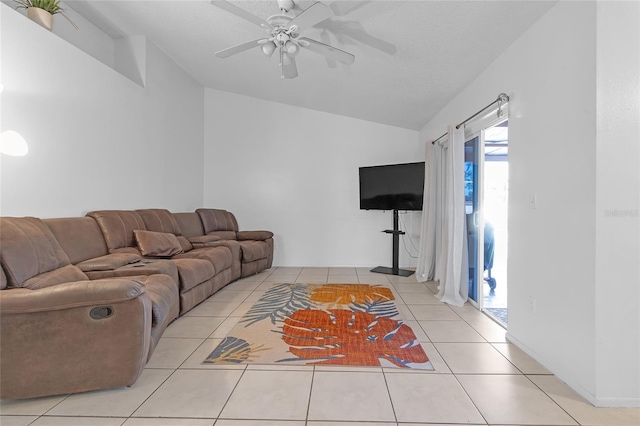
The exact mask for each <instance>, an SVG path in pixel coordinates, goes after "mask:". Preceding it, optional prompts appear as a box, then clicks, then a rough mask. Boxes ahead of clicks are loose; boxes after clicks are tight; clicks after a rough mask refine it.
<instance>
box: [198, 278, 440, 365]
mask: <svg viewBox="0 0 640 426" xmlns="http://www.w3.org/2000/svg"><path fill="white" fill-rule="evenodd" d="M394 300H395V297H394V296H393V293H392V292H391V289H390V288H389V287H386V286H383V285H370V284H289V283H285V284H274V285H273V287H271V288H269V289H268V290H267V291H266V292H265V294H264V295H263V296H262V297H261V298H260V299H259V300H258V301H257V302H256V303H255V304H254V305H253V306H252V307H251V309H249V311H248V312H247V313H246V315H245V316H244V317H242V318H241V319H240V321H239V322H238V324H236V326H235V327H234V328H233V329H232V330H231V332H230V333H229V334H228V335H227V337H225V338H224V339H223V340H222V342H221V343H220V344H219V345H218V346H217V347H216V348H215V349H214V351H213V352H212V353H211V354H210V355H209V356H208V357H207V359H206V360H205V361H204V363H211V364H279V365H343V366H369V367H373V366H376V367H396V368H413V369H422V370H433V366H432V365H431V362H430V361H429V358H428V357H427V354H426V353H425V351H424V349H423V348H422V345H420V342H419V341H418V339H417V338H416V335H415V334H414V332H413V330H412V329H411V327H410V326H409V325H407V324H406V323H404V322H403V321H402V319H401V316H400V313H399V311H398V308H397V306H396V304H395V303H394Z"/></svg>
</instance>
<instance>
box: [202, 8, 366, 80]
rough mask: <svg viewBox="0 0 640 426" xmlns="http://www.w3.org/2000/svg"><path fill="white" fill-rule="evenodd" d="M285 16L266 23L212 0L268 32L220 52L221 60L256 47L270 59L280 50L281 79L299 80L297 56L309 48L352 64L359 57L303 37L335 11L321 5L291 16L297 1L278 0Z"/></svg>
mask: <svg viewBox="0 0 640 426" xmlns="http://www.w3.org/2000/svg"><path fill="white" fill-rule="evenodd" d="M277 2H278V7H279V8H280V11H281V12H282V13H281V14H278V15H273V16H270V17H269V18H267V20H266V21H265V20H264V19H262V18H259V17H257V16H255V15H253V14H251V13H249V12H247V11H246V10H244V9H241V8H239V7H238V6H235V5H233V4H231V3H228V2H227V1H224V0H217V1H212V2H211V4H213V5H215V6H217V7H219V8H221V9H223V10H226V11H227V12H230V13H233V14H234V15H236V16H238V17H240V18H243V19H245V20H247V21H249V22H251V23H253V24H255V25H258V26H259V27H261V28H263V29H264V30H266V31H267V37H263V38H259V39H257V40H251V41H248V42H246V43H242V44H239V45H237V46H233V47H229V48H227V49H223V50H220V51H219V52H216V56H217V57H219V58H228V57H229V56H232V55H235V54H237V53H240V52H244V51H245V50H249V49H251V48H253V47H260V49H261V50H262V52H263V53H264V54H265V55H266V56H269V57H270V56H271V55H273V52H275V51H276V50H278V51H279V55H280V77H281V78H296V77H297V76H298V67H297V66H296V60H295V58H296V56H297V55H298V53H299V52H300V49H301V48H304V49H309V50H310V51H312V52H315V53H318V54H320V55H324V56H326V57H327V58H329V59H333V60H335V61H338V62H342V63H344V64H352V63H353V61H354V60H355V56H354V55H352V54H351V53H348V52H345V51H344V50H340V49H338V48H335V47H333V46H330V45H328V44H324V43H321V42H319V41H316V40H313V39H310V38H307V37H300V33H301V32H303V31H304V30H305V29H307V28H309V27H312V26H314V25H316V24H318V23H320V22H322V21H324V20H326V19H328V18H330V17H332V16H333V11H332V10H331V8H330V7H329V6H327V5H325V4H322V3H320V2H316V3H314V4H312V5H311V6H310V7H309V8H308V9H306V10H304V11H303V12H302V13H300V14H299V15H298V16H296V17H293V16H289V15H287V12H289V11H290V10H292V9H293V8H294V7H295V3H294V2H293V0H277Z"/></svg>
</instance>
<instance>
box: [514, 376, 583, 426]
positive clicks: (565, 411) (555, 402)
mask: <svg viewBox="0 0 640 426" xmlns="http://www.w3.org/2000/svg"><path fill="white" fill-rule="evenodd" d="M523 375H524V377H526V378H527V380H528V381H529V382H531V384H533V386H535V387H536V388H537V389H540V392H542V393H543V394H545V396H546V397H547V398H549V399H550V400H551V401H553V403H554V404H556V405H557V406H558V408H560V409H561V410H562V411H563V412H564V413H565V414H566V415H567V416H569V418H570V419H571V420H573V421H574V422H576V424H577V425H582V423H580V422H579V421H578V420H577V419H576V418H575V417H573V416H572V415H571V414H570V413H569V412H568V411H567V410H565V409H564V407H563V406H562V405H560V404H559V403H558V401H556V400H555V399H554V398H552V397H551V395H549V394H548V393H547V392H546V391H545V390H544V389H542V388H541V387H540V386H538V385H537V384H536V383H535V382H534V381H533V380H531V379H530V378H529V376H527V375H526V374H523ZM553 376H554V377H555V375H553Z"/></svg>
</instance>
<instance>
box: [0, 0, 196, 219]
mask: <svg viewBox="0 0 640 426" xmlns="http://www.w3.org/2000/svg"><path fill="white" fill-rule="evenodd" d="M0 8H1V14H2V17H1V19H2V27H1V31H2V37H1V38H2V40H1V43H2V45H1V48H2V63H1V69H2V74H1V79H2V84H3V85H4V91H3V92H2V101H1V107H2V122H1V124H2V130H9V129H11V130H15V131H18V132H19V133H21V134H22V135H23V136H24V137H25V139H26V140H27V143H28V144H29V153H28V155H27V156H25V157H9V156H6V155H2V158H1V188H2V195H1V203H2V204H1V209H2V211H1V214H2V215H3V216H23V215H33V216H39V217H63V216H80V215H83V214H85V213H86V212H87V211H89V210H94V209H119V208H121V209H133V208H148V207H164V208H168V209H170V210H173V211H189V210H193V209H194V208H197V207H199V206H200V205H202V194H203V176H204V174H203V168H204V163H203V161H202V152H203V138H204V136H203V134H204V121H203V120H204V115H203V110H204V89H203V87H202V86H200V85H199V84H198V83H197V82H195V80H193V79H192V78H191V77H190V76H189V75H188V74H187V73H186V72H185V71H184V70H182V69H181V68H180V67H178V66H177V65H176V64H175V63H174V62H173V61H172V60H171V59H169V58H168V57H167V56H166V55H165V54H164V53H163V52H162V51H160V50H159V49H158V48H157V47H156V46H155V45H153V44H152V43H150V42H147V43H146V73H147V75H146V87H144V88H143V87H141V86H140V85H138V84H135V83H133V82H132V81H131V80H129V79H127V78H125V77H123V76H122V75H121V74H119V73H118V72H116V71H114V70H113V69H111V68H110V67H108V66H105V65H104V64H103V63H102V62H100V61H98V60H96V59H94V58H93V57H91V56H89V55H88V54H86V53H84V52H83V51H81V50H79V49H78V48H76V47H75V46H73V45H71V44H69V43H68V42H66V41H64V40H63V39H61V38H60V37H58V36H57V35H56V34H54V33H51V32H48V31H46V30H44V29H43V28H41V27H39V26H38V25H36V24H34V23H33V22H31V21H29V20H28V19H27V18H26V17H24V16H22V15H21V14H20V13H18V12H16V11H14V10H12V9H11V8H9V7H7V6H6V5H4V4H0ZM56 24H65V23H64V22H58V23H56Z"/></svg>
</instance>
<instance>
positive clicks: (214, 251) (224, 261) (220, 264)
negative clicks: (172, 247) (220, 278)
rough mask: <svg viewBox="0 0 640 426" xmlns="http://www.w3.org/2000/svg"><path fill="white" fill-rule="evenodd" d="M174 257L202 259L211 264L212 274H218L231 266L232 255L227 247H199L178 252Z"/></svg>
mask: <svg viewBox="0 0 640 426" xmlns="http://www.w3.org/2000/svg"><path fill="white" fill-rule="evenodd" d="M173 258H174V259H204V260H207V261H209V262H211V264H212V265H213V270H214V274H216V275H217V274H218V273H219V272H221V271H224V270H225V269H227V268H231V265H232V264H233V257H232V255H231V250H229V249H228V248H227V247H224V246H219V247H201V248H196V249H193V250H191V251H190V252H188V253H182V254H178V255H176V256H174V257H173Z"/></svg>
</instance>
